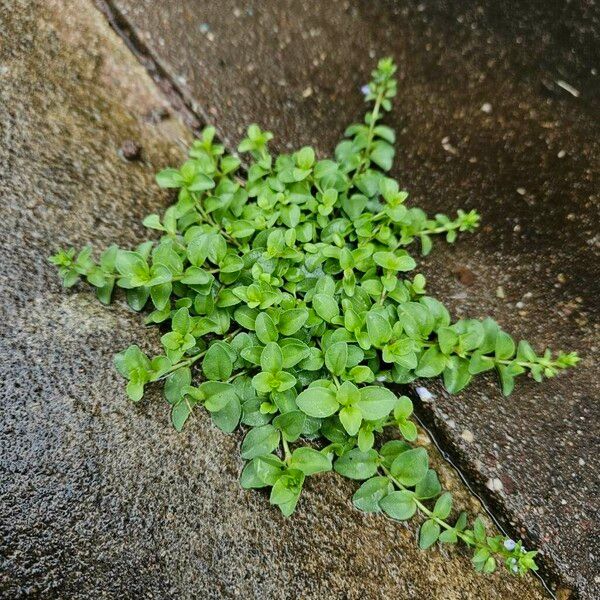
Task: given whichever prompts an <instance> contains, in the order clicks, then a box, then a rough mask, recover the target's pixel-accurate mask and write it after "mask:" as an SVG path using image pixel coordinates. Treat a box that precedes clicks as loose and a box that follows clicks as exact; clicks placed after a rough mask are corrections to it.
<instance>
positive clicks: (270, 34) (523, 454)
mask: <svg viewBox="0 0 600 600" xmlns="http://www.w3.org/2000/svg"><path fill="white" fill-rule="evenodd" d="M113 4H114V5H115V6H116V7H117V8H118V9H119V10H120V11H121V13H122V14H123V15H124V17H125V19H126V20H127V21H128V22H129V24H130V26H131V27H132V29H133V30H134V32H135V34H136V35H137V36H138V37H139V39H140V40H141V41H142V42H143V44H145V45H146V46H147V47H148V48H149V50H150V52H151V53H152V54H153V55H154V57H155V58H156V59H157V60H158V61H159V62H160V64H162V65H163V67H164V68H165V69H166V70H167V71H168V72H169V73H170V74H171V76H172V78H173V80H174V81H176V82H178V85H179V86H180V87H181V89H182V90H183V91H184V93H186V94H187V95H188V98H189V99H190V100H191V101H192V102H193V103H194V104H195V106H196V108H197V110H198V111H199V112H201V113H202V114H204V115H205V116H207V117H208V118H209V119H210V120H211V121H213V122H214V123H215V125H216V126H217V127H218V128H219V131H220V133H221V135H222V137H223V139H225V140H226V141H227V142H228V143H229V144H230V145H231V146H235V144H236V142H237V140H239V138H240V136H241V131H242V129H243V128H244V127H245V126H246V125H247V124H248V123H250V122H252V121H256V122H258V123H260V124H261V125H262V126H265V127H267V128H270V129H272V130H273V131H274V132H275V133H276V145H277V147H279V148H289V147H299V146H300V145H302V144H306V143H311V144H314V145H316V146H317V147H318V148H319V149H320V151H321V152H322V153H326V152H330V151H331V149H332V148H333V146H334V144H335V142H336V140H337V139H338V137H339V135H340V133H341V132H342V131H343V129H344V127H345V125H346V124H347V123H349V122H351V121H352V120H355V119H357V118H359V117H360V115H361V114H362V110H363V105H362V100H361V96H360V94H359V92H358V90H359V86H360V85H361V84H362V83H365V82H366V81H367V78H368V73H369V71H370V69H371V68H372V66H373V63H374V60H375V57H379V56H383V55H392V56H393V57H394V58H395V59H396V60H397V62H398V64H399V65H400V69H399V76H400V85H399V96H398V101H397V104H398V107H397V108H396V110H395V112H394V113H393V115H392V118H391V120H392V121H393V122H394V124H395V126H396V127H397V129H398V131H399V134H400V135H399V153H398V156H397V161H396V165H397V167H396V170H395V173H396V174H397V175H398V176H399V178H400V180H401V181H402V184H403V185H404V186H405V187H406V188H407V189H408V190H410V192H411V194H412V200H413V202H415V203H416V204H420V205H423V206H424V207H426V208H427V209H428V210H430V211H431V212H436V211H439V210H443V211H449V212H453V211H454V210H455V209H457V208H459V207H469V208H477V209H478V210H479V211H480V212H481V213H482V215H483V219H484V226H483V227H482V229H481V230H480V231H479V232H478V233H477V234H476V235H475V236H473V237H470V238H468V239H463V240H462V241H460V242H459V243H458V244H457V246H456V247H455V248H451V249H448V248H446V247H444V246H443V245H441V246H438V249H437V250H436V251H435V252H434V254H433V255H432V257H431V258H430V259H429V260H428V261H426V262H425V263H424V264H425V272H426V274H427V275H428V276H429V280H430V290H431V291H432V292H433V293H436V294H437V295H439V297H441V298H442V299H444V300H446V301H448V302H449V304H450V306H451V307H452V309H453V311H454V314H455V315H457V316H459V315H466V314H470V315H473V316H483V315H487V314H489V315H492V316H494V317H496V318H497V319H498V320H499V321H500V322H501V323H503V324H504V326H505V327H506V328H507V329H508V330H509V331H511V332H512V333H514V334H515V335H517V334H518V335H522V336H523V337H526V338H529V339H531V341H532V342H533V343H534V345H535V346H536V347H538V348H543V347H544V346H545V345H550V346H552V347H555V348H556V347H559V348H564V349H574V350H578V351H579V352H580V353H581V354H582V356H583V357H584V361H583V362H582V363H581V365H580V367H579V368H578V369H577V370H576V371H574V372H573V373H572V374H569V375H567V376H565V377H561V378H559V379H558V380H555V381H552V382H546V383H544V384H543V385H536V384H534V383H533V382H524V383H522V384H521V385H520V386H519V387H518V389H517V392H516V393H515V394H514V395H513V396H512V397H511V398H509V399H503V398H502V397H501V395H500V394H499V392H498V391H497V388H496V387H495V382H493V381H492V378H483V379H482V381H481V382H480V383H478V384H477V385H474V386H473V387H471V388H470V389H469V390H468V391H467V392H466V393H464V394H461V395H459V396H456V397H454V398H448V397H446V396H443V395H442V394H441V393H440V391H439V390H438V394H439V396H438V400H437V401H436V402H435V403H434V404H432V405H429V406H427V407H424V408H423V409H422V414H423V415H424V416H425V417H426V418H428V420H430V421H435V425H436V428H437V430H438V433H439V434H440V435H442V436H445V437H446V439H447V440H448V441H449V442H450V447H451V448H452V449H453V450H452V451H453V453H454V454H455V455H458V456H459V458H460V460H461V465H462V466H464V467H465V468H467V469H468V470H469V472H470V474H471V476H472V477H473V478H474V480H475V481H477V482H479V483H480V484H481V485H484V484H485V482H486V481H487V480H488V479H489V478H498V479H500V480H501V481H502V482H503V490H502V491H497V492H495V493H493V494H491V499H492V501H493V502H494V503H495V505H496V507H497V508H500V509H503V510H505V512H506V519H507V521H509V522H512V523H514V525H515V526H516V527H526V528H527V530H528V531H529V532H530V533H531V537H532V538H533V542H534V543H535V544H536V545H538V546H539V547H540V548H541V549H542V550H543V553H544V556H545V557H546V559H547V564H548V565H549V567H551V568H553V569H554V570H555V571H557V572H558V573H559V574H560V575H561V576H562V578H563V579H564V580H565V581H567V582H568V583H569V585H571V586H573V587H575V588H577V589H578V590H579V591H580V592H581V594H582V595H583V596H586V597H589V598H592V597H598V595H600V589H599V587H600V579H599V575H598V574H599V572H600V569H599V564H598V554H599V552H598V547H597V533H598V527H599V524H598V519H597V515H596V514H595V511H596V507H595V504H596V502H595V500H594V498H597V497H598V492H599V489H598V481H599V479H600V478H599V471H600V468H599V460H600V459H599V453H598V439H599V433H600V419H599V416H600V414H599V413H600V409H599V408H598V402H597V398H598V391H599V384H598V376H597V375H598V374H597V369H596V368H595V366H594V360H593V357H594V354H596V353H597V352H598V307H599V305H598V295H599V292H600V289H599V281H600V277H599V276H600V273H599V271H600V268H599V264H600V263H599V260H598V248H599V243H600V242H599V239H598V222H599V202H598V183H599V182H598V172H599V166H600V165H599V158H600V152H599V144H598V140H599V139H600V124H599V122H598V119H597V116H598V112H599V110H598V109H599V106H598V99H599V98H600V93H599V92H600V84H599V80H600V77H599V76H598V69H600V60H599V49H600V43H599V32H600V27H599V11H598V8H597V6H596V4H595V3H594V2H591V1H583V2H571V3H560V2H546V3H540V4H537V3H528V2H519V3H515V2H498V1H497V0H493V1H486V2H480V3H478V4H477V5H470V4H469V6H470V7H471V8H465V7H464V3H462V2H451V3H445V4H444V5H443V8H440V7H437V8H436V6H438V5H439V4H440V3H426V2H419V3H417V2H371V3H370V2H347V1H341V0H340V1H336V2H334V1H332V2H326V3H325V2H319V3H316V2H292V1H291V0H290V1H286V2H281V1H276V2H275V1H273V2H261V3H256V2H244V1H242V0H226V1H221V2H201V1H199V0H195V1H194V0H184V1H180V2H172V3H169V4H167V5H165V3H164V2H158V1H156V0H144V1H141V2H140V1H138V0H135V1H134V0H113ZM532 4H534V5H532ZM448 5H450V6H448ZM569 86H571V89H570V91H569ZM573 88H574V89H573ZM459 279H460V280H462V281H463V282H465V283H468V284H470V285H465V284H464V283H460V281H459ZM499 288H500V289H499ZM463 433H464V435H462V434H463ZM471 438H472V441H471V442H467V441H466V440H470V439H471Z"/></svg>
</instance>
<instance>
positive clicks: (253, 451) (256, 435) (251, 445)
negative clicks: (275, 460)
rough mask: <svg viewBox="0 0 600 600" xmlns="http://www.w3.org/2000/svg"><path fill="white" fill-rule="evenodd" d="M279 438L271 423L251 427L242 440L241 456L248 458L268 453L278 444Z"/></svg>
mask: <svg viewBox="0 0 600 600" xmlns="http://www.w3.org/2000/svg"><path fill="white" fill-rule="evenodd" d="M279 439H280V433H279V431H278V430H277V429H275V427H273V425H263V426H261V427H253V428H252V429H250V431H249V432H248V433H247V434H246V437H245V438H244V441H243V442H242V451H241V454H242V458H244V459H246V460H249V459H251V458H254V457H256V456H264V455H266V454H270V453H271V452H273V450H275V448H277V446H278V445H279Z"/></svg>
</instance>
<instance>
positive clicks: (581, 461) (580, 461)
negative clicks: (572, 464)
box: [579, 458, 585, 467]
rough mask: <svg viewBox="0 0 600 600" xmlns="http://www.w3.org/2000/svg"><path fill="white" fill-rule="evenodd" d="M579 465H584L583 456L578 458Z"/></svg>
mask: <svg viewBox="0 0 600 600" xmlns="http://www.w3.org/2000/svg"><path fill="white" fill-rule="evenodd" d="M579 466H580V467H583V466H585V460H583V458H580V459H579Z"/></svg>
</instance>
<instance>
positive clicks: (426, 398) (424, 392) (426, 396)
mask: <svg viewBox="0 0 600 600" xmlns="http://www.w3.org/2000/svg"><path fill="white" fill-rule="evenodd" d="M415 392H417V394H418V395H419V398H420V399H421V400H422V401H423V402H431V401H432V400H433V398H434V396H433V394H432V393H431V392H430V391H429V390H428V389H427V388H426V387H418V388H416V389H415Z"/></svg>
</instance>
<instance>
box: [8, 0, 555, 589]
mask: <svg viewBox="0 0 600 600" xmlns="http://www.w3.org/2000/svg"><path fill="white" fill-rule="evenodd" d="M0 23H1V25H0V28H1V35H2V38H1V39H2V47H1V53H0V128H1V129H0V131H1V134H2V137H1V139H2V143H1V144H0V198H1V202H2V207H3V212H2V221H1V223H0V232H1V234H0V256H1V261H2V269H1V270H0V296H1V298H2V302H1V303H0V307H1V312H0V316H1V319H0V351H1V354H2V361H1V362H0V404H1V407H2V409H1V410H2V421H1V424H0V448H1V458H0V505H1V507H2V509H1V511H0V561H1V562H0V564H1V567H0V596H2V597H3V598H7V599H8V598H10V599H11V600H13V599H17V598H25V597H31V598H45V599H46V598H61V599H63V598H65V599H66V598H82V599H84V598H85V599H87V598H132V599H133V598H135V599H137V598H142V597H144V598H161V599H162V598H261V599H262V598H265V599H266V598H278V599H279V598H290V599H292V598H294V599H295V598H307V599H312V598H315V599H316V598H318V599H324V598H332V599H333V598H335V599H339V598H349V599H350V598H390V597H395V598H440V599H442V598H443V599H461V598H486V599H490V600H491V599H495V598H499V597H504V598H516V597H519V598H528V599H529V598H532V599H538V598H542V597H543V596H544V592H543V589H542V587H541V585H540V584H539V583H538V582H537V581H536V580H535V579H534V578H527V579H525V580H518V579H513V578H510V577H509V576H508V575H507V574H503V573H498V574H496V575H494V576H492V577H482V576H480V575H477V574H476V573H474V572H473V570H472V569H471V567H470V564H469V558H468V556H467V555H466V554H463V553H462V552H461V551H460V550H458V549H454V548H452V549H443V550H434V551H431V552H428V553H421V552H419V551H418V550H417V548H416V544H415V539H414V530H413V529H410V528H407V527H404V526H402V525H398V524H395V523H392V522H390V521H386V520H385V519H384V518H383V517H373V516H365V515H361V514H360V513H358V512H357V511H354V510H353V509H352V508H351V505H350V500H349V499H350V496H351V493H352V490H353V488H354V487H355V486H354V485H352V484H351V483H350V482H348V481H343V480H342V479H341V478H339V477H337V476H336V475H331V476H327V477H322V478H320V479H315V481H314V482H312V481H311V483H310V485H309V486H308V490H307V493H306V496H305V498H304V499H303V500H302V502H301V505H300V509H299V512H298V514H297V516H296V517H295V518H294V519H291V520H285V519H284V518H282V517H281V516H280V514H279V512H278V511H277V509H274V508H271V507H270V506H269V505H268V502H267V499H266V498H265V496H264V495H262V494H260V493H254V492H244V491H242V490H241V489H240V488H239V486H238V483H237V476H238V473H239V470H240V468H241V462H240V460H239V458H238V445H239V436H226V435H223V434H221V433H220V432H218V431H217V430H216V429H215V428H213V427H212V426H211V425H210V422H209V420H208V419H207V418H206V416H204V415H202V414H199V415H198V418H197V419H196V420H195V421H194V422H193V423H192V424H191V426H190V427H188V428H187V429H186V431H185V433H183V434H177V433H175V432H174V430H172V429H171V428H170V427H169V424H168V414H167V410H166V407H165V406H164V405H163V404H162V403H161V402H159V398H158V396H157V395H151V398H150V399H149V400H150V401H148V402H144V403H142V404H140V405H137V406H134V405H132V404H131V403H129V402H128V401H127V400H126V397H125V394H124V392H123V382H122V381H121V380H120V379H119V377H118V376H117V375H116V373H115V372H114V370H113V368H112V355H113V353H114V352H115V350H117V349H120V348H123V347H125V346H127V345H128V344H129V343H132V342H134V341H138V342H140V343H141V345H142V346H143V347H145V349H146V350H148V351H157V346H158V344H157V341H158V335H157V332H156V330H146V331H144V330H143V328H142V319H141V317H140V316H139V315H137V314H134V313H132V312H131V311H130V310H128V309H127V307H126V306H125V304H124V303H123V302H122V301H120V300H119V301H117V302H116V303H115V304H114V305H113V306H112V307H110V308H108V309H107V308H104V307H102V306H101V305H99V304H98V303H97V302H96V300H95V299H94V298H93V296H92V294H91V293H90V292H89V291H87V290H74V291H71V292H65V291H64V290H62V289H60V287H59V284H58V282H57V277H56V274H55V272H54V269H53V268H52V267H50V266H49V265H48V264H47V263H46V257H47V256H48V254H50V253H51V252H52V251H54V250H55V249H56V248H57V247H58V246H60V245H66V244H75V245H82V244H84V243H86V242H88V241H91V242H93V243H95V244H96V245H98V246H105V245H107V244H110V243H112V242H120V243H123V244H133V243H135V242H136V241H140V240H141V239H143V235H144V232H143V231H142V228H141V227H140V225H139V220H140V219H141V218H142V216H144V215H145V214H147V213H149V212H152V211H156V210H159V209H160V208H161V206H163V205H164V204H165V203H166V202H167V201H168V198H167V197H166V196H165V195H164V194H161V193H159V192H158V191H157V189H156V188H155V187H154V186H153V184H152V179H153V173H154V171H155V170H156V169H157V168H159V167H161V166H164V165H166V164H169V163H172V162H175V161H177V160H178V159H179V157H180V149H179V147H178V146H179V145H180V143H179V142H180V140H183V141H185V140H186V139H187V138H188V134H187V133H186V130H185V129H184V128H183V127H182V126H181V125H180V123H179V122H178V121H177V120H176V119H173V118H167V119H163V120H160V119H159V123H157V122H156V121H157V119H156V118H154V115H156V114H159V113H163V112H164V108H165V106H166V104H165V100H164V99H163V98H162V97H161V96H160V95H159V94H158V93H157V92H156V90H155V88H154V86H153V84H152V82H151V81H150V79H149V78H148V77H147V75H146V73H145V72H144V71H143V69H142V68H141V67H140V66H139V65H138V64H137V62H136V61H135V60H134V59H133V58H132V56H131V54H130V53H129V52H128V50H127V49H126V48H125V47H124V45H123V44H122V43H121V41H120V40H119V39H118V38H117V37H116V36H115V35H114V34H113V33H112V32H111V31H110V30H109V28H108V26H107V25H106V22H105V20H104V18H103V17H102V15H100V13H98V12H97V11H96V10H95V9H94V8H93V7H92V5H91V4H90V3H89V2H85V1H84V0H70V1H68V2H63V1H60V0H51V1H48V0H45V1H41V0H40V1H39V2H33V1H25V0H22V1H18V2H17V1H14V0H11V1H3V2H0ZM127 140H132V141H133V142H135V143H136V144H139V146H141V148H142V153H141V161H133V162H129V161H126V160H124V159H123V158H122V156H121V154H122V152H120V151H121V150H122V147H123V144H124V143H125V142H126V141H127ZM425 443H426V440H425ZM436 462H437V463H438V466H439V468H440V470H441V473H442V478H443V480H444V483H445V484H446V485H447V486H448V487H449V488H451V489H453V490H455V492H456V494H457V498H458V503H459V505H460V506H463V507H468V508H470V509H473V510H476V509H477V501H476V500H475V499H474V498H473V497H471V496H469V494H468V493H467V492H466V490H465V488H464V487H463V486H461V485H460V484H459V482H458V477H457V475H456V473H454V471H453V470H452V469H451V468H449V466H448V465H446V464H443V463H441V462H440V459H439V457H438V458H437V459H436Z"/></svg>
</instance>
